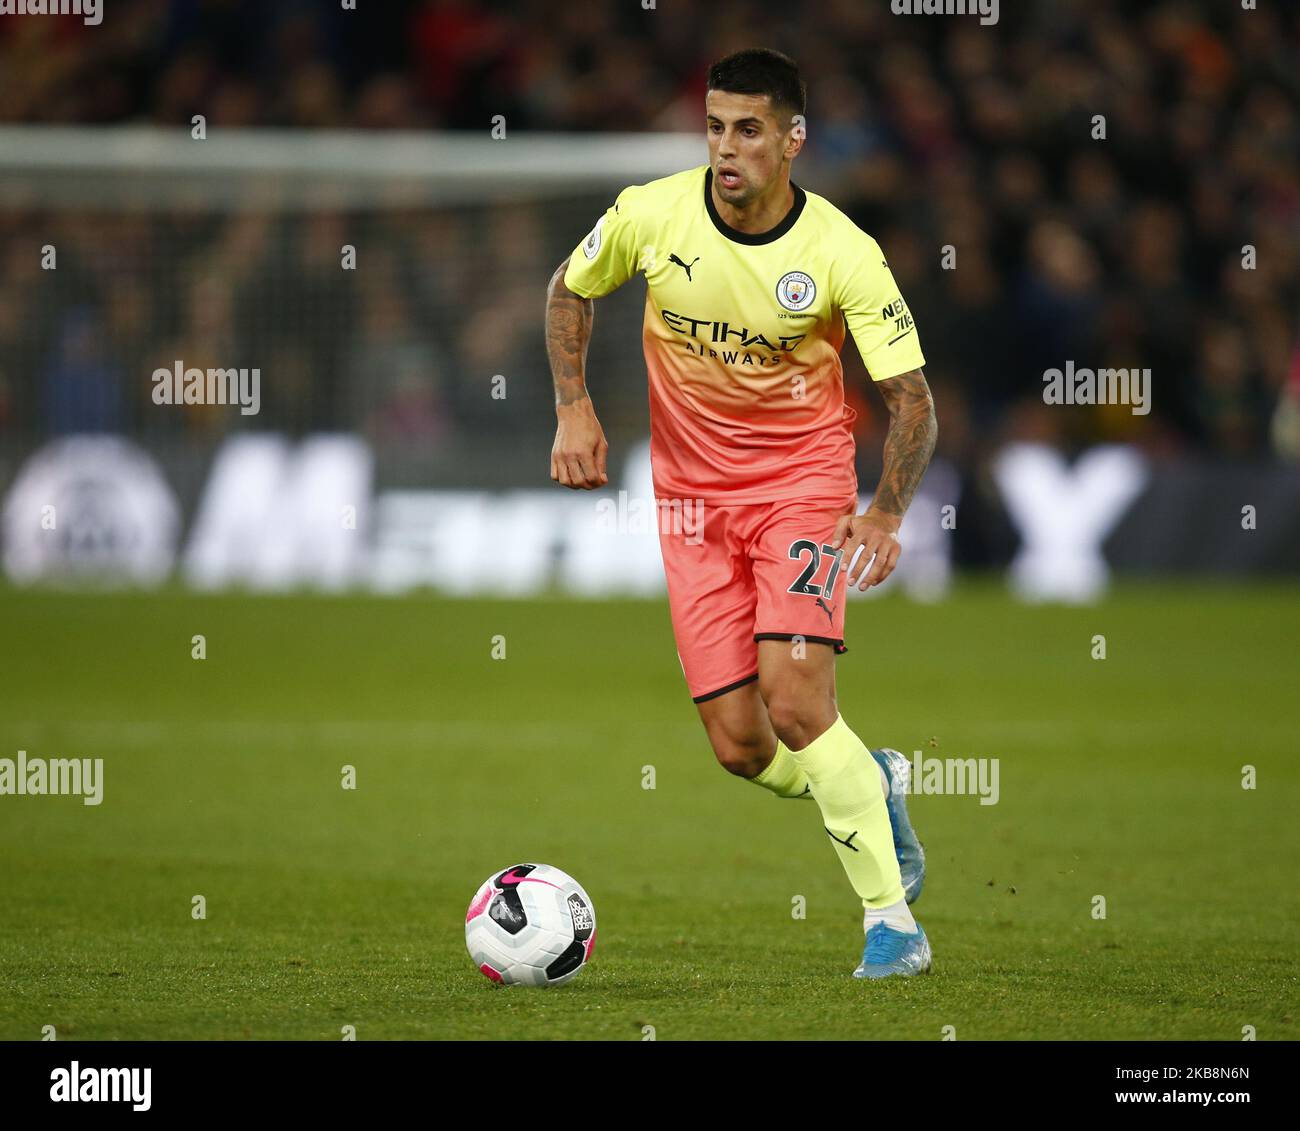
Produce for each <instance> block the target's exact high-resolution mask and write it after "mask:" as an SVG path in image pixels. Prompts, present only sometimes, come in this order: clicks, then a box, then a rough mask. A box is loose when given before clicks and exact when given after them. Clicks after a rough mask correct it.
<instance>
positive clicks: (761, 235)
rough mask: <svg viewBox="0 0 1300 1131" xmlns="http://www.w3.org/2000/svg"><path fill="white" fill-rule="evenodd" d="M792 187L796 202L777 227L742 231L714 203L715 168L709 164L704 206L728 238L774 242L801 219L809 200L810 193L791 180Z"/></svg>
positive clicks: (715, 225)
mask: <svg viewBox="0 0 1300 1131" xmlns="http://www.w3.org/2000/svg"><path fill="white" fill-rule="evenodd" d="M790 188H791V189H792V190H793V191H794V204H792V205H791V206H790V211H789V212H787V213H786V214H785V218H784V219H783V220H782V221H781V222H780V223H779V224H778V225H777V226H776V227H775V228H769V229H768V230H767V231H766V232H741V231H737V230H736V229H735V228H733V227H732V226H731V225H730V224H728V223H727V222H726V221H725V220H724V219H723V218H722V217H721V216H719V215H718V209H717V207H716V206H715V205H714V203H713V192H712V189H713V169H712V168H711V167H709V166H707V165H706V166H705V167H704V207H705V208H706V209H707V210H708V213H709V219H710V220H712V221H713V226H714V227H715V228H717V229H718V231H720V232H721V233H722V234H723V235H724V236H726V237H727V239H729V240H732V241H734V242H735V243H745V244H764V243H772V242H773V241H775V240H779V239H780V238H781V237H782V236H783V235H785V234H786V232H788V231H789V230H790V229H791V228H793V227H794V225H795V221H796V220H798V219H799V216H800V215H801V214H802V212H803V206H804V205H805V204H806V203H807V201H808V195H807V194H806V193H805V192H804V191H803V189H801V188H800V187H799V186H798V185H797V184H795V183H794V181H791V182H790Z"/></svg>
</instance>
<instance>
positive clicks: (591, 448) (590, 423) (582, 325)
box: [546, 259, 609, 490]
mask: <svg viewBox="0 0 1300 1131" xmlns="http://www.w3.org/2000/svg"><path fill="white" fill-rule="evenodd" d="M568 268H569V260H567V259H566V260H565V261H564V262H563V263H561V264H560V266H559V267H557V268H556V270H555V274H554V275H552V276H551V282H550V285H549V286H548V287H547V288H546V356H547V357H548V358H550V362H551V376H552V378H554V381H555V417H556V428H555V444H554V445H553V446H552V448H551V478H552V479H554V480H555V481H556V482H557V483H563V484H564V486H566V487H572V488H573V489H574V490H578V489H579V488H586V489H587V490H590V489H591V488H593V487H600V486H602V485H603V484H605V483H608V482H609V475H608V474H607V473H606V470H605V460H606V456H607V454H608V452H609V444H608V443H606V441H605V432H604V430H603V429H602V428H601V426H600V421H599V420H597V419H596V409H595V407H594V406H593V405H592V403H591V397H590V396H589V395H588V393H587V380H586V376H585V370H586V367H587V343H588V342H589V341H591V327H592V322H593V320H594V319H595V316H596V307H595V303H593V302H592V300H591V299H589V298H583V297H582V296H581V295H578V294H574V293H573V291H571V290H569V288H568V287H567V286H565V285H564V276H565V273H566V272H567V271H568Z"/></svg>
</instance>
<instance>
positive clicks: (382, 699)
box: [0, 583, 1300, 1040]
mask: <svg viewBox="0 0 1300 1131" xmlns="http://www.w3.org/2000/svg"><path fill="white" fill-rule="evenodd" d="M1298 597H1300V591H1298V590H1297V589H1296V588H1294V587H1287V586H1284V585H1280V584H1279V585H1276V586H1260V587H1253V588H1227V587H1218V588H1216V587H1207V586H1189V585H1181V584H1180V585H1174V584H1160V585H1155V584H1152V585H1149V586H1148V585H1136V584H1129V585H1126V586H1123V587H1121V588H1119V589H1118V590H1117V591H1116V593H1115V594H1114V595H1113V596H1112V597H1111V598H1110V599H1108V600H1107V601H1106V602H1105V603H1103V604H1101V605H1098V606H1096V607H1092V608H1082V609H1070V608H1060V607H1041V608H1031V607H1025V606H1023V605H1018V604H1015V603H1013V602H1012V601H1010V600H1009V599H1008V598H1007V597H1006V596H1005V594H1004V593H1003V591H1002V590H1001V588H1000V587H998V586H995V585H992V584H989V583H973V584H970V583H968V584H967V585H965V586H963V587H962V588H960V589H959V590H958V591H957V593H956V594H955V595H954V597H953V598H952V599H950V600H949V601H947V602H945V603H943V604H939V605H934V606H920V605H916V604H912V603H909V602H907V601H905V600H903V599H901V598H898V597H888V598H884V599H881V600H879V601H874V602H864V603H857V604H855V605H854V606H853V607H852V608H851V609H850V612H849V626H848V629H849V645H850V651H849V653H848V654H847V655H846V656H844V657H843V658H841V660H840V663H839V677H838V678H839V697H840V707H841V710H842V711H843V713H844V715H845V718H846V719H847V720H848V721H849V722H850V724H851V725H852V726H853V727H854V729H855V730H857V732H858V733H859V734H860V735H861V736H862V737H863V738H864V739H865V740H866V741H868V742H869V743H870V744H872V745H891V746H895V747H897V748H899V749H901V750H903V751H905V752H907V753H908V754H909V755H910V754H911V752H912V751H913V750H915V749H918V748H919V749H922V750H923V751H924V752H925V753H926V755H927V756H940V757H943V756H951V757H987V758H992V757H996V758H998V759H999V760H1000V763H999V764H1000V799H999V802H998V804H996V805H992V806H981V805H979V804H978V801H977V799H976V798H975V797H972V796H960V797H951V796H939V797H933V796H925V797H917V798H914V799H913V801H912V814H913V820H914V821H915V823H916V826H917V828H918V830H919V832H920V834H921V836H922V838H923V840H924V841H925V843H926V846H927V850H928V854H929V864H930V870H929V876H928V879H927V882H926V887H925V893H924V895H923V897H922V899H921V901H920V902H919V903H918V904H917V905H916V908H915V911H916V913H917V917H918V918H919V920H920V921H921V922H922V924H923V925H924V926H925V928H926V930H927V932H928V933H929V935H930V937H931V939H932V941H933V945H934V951H935V969H934V973H933V974H932V975H931V976H929V977H925V978H913V979H892V980H890V981H887V982H883V983H870V984H864V983H860V982H857V981H855V980H853V979H852V978H850V977H849V974H850V972H851V971H852V969H853V967H854V965H855V964H856V962H857V960H858V956H859V953H860V948H861V943H862V937H861V915H860V911H859V910H858V909H857V906H856V902H855V899H854V897H853V894H852V892H851V890H850V889H849V887H848V885H847V882H846V880H845V878H844V876H843V874H842V872H841V869H840V866H839V863H838V861H837V860H836V858H835V855H834V853H833V851H832V846H831V845H830V843H829V841H828V840H827V838H826V835H825V833H824V832H823V831H822V829H821V822H820V821H819V819H818V813H817V810H816V808H815V806H814V805H813V804H812V803H810V802H803V801H781V800H778V799H777V798H775V797H773V796H771V795H769V794H767V793H765V792H763V791H762V790H760V789H758V788H755V787H754V786H751V785H748V784H746V783H743V782H741V781H739V780H737V779H733V778H731V777H730V776H729V775H727V774H726V773H724V772H723V771H722V770H721V769H720V768H718V767H717V766H716V765H715V764H714V762H713V758H712V755H711V753H710V751H709V749H708V747H707V745H706V742H705V740H704V735H703V732H702V730H701V728H700V727H699V724H698V722H697V719H696V715H695V710H694V708H693V706H692V705H691V702H690V700H689V698H688V696H687V694H686V692H685V688H684V685H683V683H682V678H681V672H680V669H679V667H678V662H677V658H676V654H675V651H674V647H673V642H672V635H671V629H670V625H669V621H668V613H667V608H666V606H665V605H664V604H662V603H660V602H657V601H644V602H643V601H619V602H608V603H583V602H574V601H567V600H559V599H557V600H553V601H527V602H524V601H519V602H514V601H473V602H457V601H448V600H442V599H437V598H433V597H430V596H421V597H411V598H402V599H378V598H365V597H346V598H323V597H322V598H317V597H308V596H294V597H284V598H255V597H250V596H194V595H189V594H185V593H181V592H178V591H174V590H168V591H165V592H163V593H161V594H153V595H117V596H103V595H69V594H59V593H53V592H49V591H40V592H15V591H12V590H7V591H4V592H0V640H2V641H3V648H2V649H0V653H2V658H0V729H2V731H3V734H2V736H0V757H9V758H14V757H16V753H17V751H18V750H19V749H24V750H26V751H27V752H28V755H29V756H31V757H100V758H103V759H104V777H105V788H104V799H103V803H102V804H101V805H100V806H98V807H88V806H85V805H83V804H82V803H81V801H80V799H78V798H71V797H12V796H5V797H0V1038H3V1039H11V1040H12V1039H19V1040H39V1039H40V1037H41V1035H42V1029H43V1027H44V1026H47V1025H53V1026H54V1027H55V1029H56V1032H57V1034H58V1036H59V1038H60V1039H100V1040H110V1039H148V1038H153V1039H244V1038H251V1039H277V1038H297V1039H320V1040H338V1039H340V1037H341V1035H342V1031H343V1027H344V1026H348V1025H352V1026H355V1027H356V1036H357V1039H359V1040H367V1039H380V1038H604V1039H618V1040H642V1039H644V1038H645V1037H646V1036H647V1035H648V1032H647V1030H646V1028H645V1027H647V1026H652V1027H653V1031H654V1036H655V1037H656V1038H657V1039H659V1040H672V1039H686V1038H720V1039H729V1038H742V1039H743V1038H837V1039H845V1038H848V1039H921V1040H938V1039H940V1038H941V1036H943V1034H944V1031H945V1030H944V1027H945V1026H953V1027H954V1030H955V1035H956V1038H957V1039H958V1040H979V1039H1003V1038H1049V1039H1083V1038H1137V1039H1144V1038H1150V1039H1156V1038H1159V1039H1164V1038H1193V1039H1201V1038H1205V1039H1220V1040H1240V1039H1241V1038H1242V1034H1243V1026H1253V1027H1254V1028H1255V1030H1256V1033H1257V1034H1258V1038H1259V1039H1261V1040H1267V1039H1279V1038H1289V1039H1295V1038H1296V1037H1297V1036H1300V1031H1298V1027H1297V987H1298V985H1300V960H1298V955H1297V924H1298V923H1300V895H1298V894H1297V884H1296V881H1297V876H1298V874H1300V868H1298V867H1297V865H1298V864H1300V820H1297V816H1296V814H1297V802H1298V801H1300V725H1298V721H1300V720H1298V711H1297V706H1296V703H1297V699H1298V698H1300V697H1298V696H1297V687H1298V686H1300V679H1297V676H1298V675H1300V663H1298V661H1297V655H1298V652H1297V645H1298V643H1300V600H1298V599H1297V598H1298ZM195 634H202V635H204V636H205V637H206V641H207V658H206V659H204V660H195V659H192V658H191V655H190V652H191V637H192V636H193V635H195ZM498 634H499V635H500V636H502V637H504V640H505V647H506V656H505V658H504V659H494V658H493V656H492V647H493V637H494V636H497V635H498ZM1095 635H1104V636H1105V638H1106V651H1107V656H1106V658H1105V659H1104V660H1095V659H1093V658H1092V656H1091V653H1092V649H1093V644H1092V640H1093V637H1094V636H1095ZM932 740H935V741H937V745H932V744H931V743H932ZM345 765H351V766H354V767H355V768H356V777H357V788H356V790H355V791H345V790H344V789H342V788H341V780H342V779H341V775H342V768H343V767H344V766H345ZM1246 765H1251V766H1254V767H1256V771H1257V775H1258V776H1257V788H1255V789H1253V790H1248V789H1243V788H1242V767H1243V766H1246ZM646 766H653V767H654V771H655V788H654V789H652V790H651V789H645V788H643V787H642V783H643V777H644V775H643V767H646ZM523 860H536V861H542V862H545V863H549V864H554V865H557V866H558V867H561V868H563V869H565V870H566V871H568V872H571V873H572V874H573V875H575V876H576V877H577V878H578V879H579V880H580V881H581V882H582V883H583V885H584V886H585V887H586V888H587V890H588V891H589V892H590V893H591V896H592V898H593V900H594V902H595V905H596V911H597V916H598V921H599V932H598V938H597V945H596V950H595V956H594V959H593V961H592V963H591V965H590V967H589V968H588V969H587V970H585V971H584V972H583V973H582V975H581V976H580V977H579V978H578V979H577V980H576V981H575V982H573V983H572V984H570V985H568V986H565V987H562V988H560V989H557V990H552V991H530V990H525V989H502V988H500V987H496V986H494V985H492V984H490V983H489V982H488V981H486V980H485V979H484V978H483V977H482V976H481V975H480V974H479V973H478V972H477V971H476V970H475V969H474V968H473V966H472V965H471V963H470V961H469V959H468V957H467V955H466V953H465V949H464V933H463V932H464V913H465V907H466V904H467V903H468V901H469V898H470V896H471V895H472V894H473V892H474V890H475V888H476V887H477V885H478V884H479V883H480V882H481V881H482V880H483V879H484V878H485V877H486V876H487V875H488V874H489V873H491V872H492V871H494V870H498V869H502V868H505V867H507V866H508V865H510V864H514V863H517V862H519V861H523ZM195 895H202V896H203V897H204V898H205V900H206V906H207V917H206V919H203V920H195V919H193V918H192V917H191V900H192V897H194V896H195ZM1099 895H1100V896H1103V897H1104V898H1105V901H1106V917H1105V918H1104V919H1097V918H1094V917H1093V907H1094V902H1093V901H1094V897H1095V896H1099ZM796 896H802V897H803V898H804V900H805V901H806V918H802V919H799V918H795V917H794V914H793V907H794V900H795V897H796Z"/></svg>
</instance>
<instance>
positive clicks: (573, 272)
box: [564, 186, 639, 298]
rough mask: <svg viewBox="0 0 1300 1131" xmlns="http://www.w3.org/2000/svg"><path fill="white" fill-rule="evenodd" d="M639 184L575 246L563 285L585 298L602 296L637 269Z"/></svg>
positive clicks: (615, 204)
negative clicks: (637, 188) (637, 202)
mask: <svg viewBox="0 0 1300 1131" xmlns="http://www.w3.org/2000/svg"><path fill="white" fill-rule="evenodd" d="M636 187H637V186H632V187H630V188H625V189H624V190H623V191H622V192H621V193H619V194H618V199H617V200H616V201H614V203H613V204H612V205H610V207H609V208H608V209H606V211H605V214H604V215H603V216H602V217H601V218H600V219H599V220H597V221H596V226H595V227H594V228H592V229H591V231H590V232H588V233H587V238H586V239H584V240H583V241H582V243H580V244H579V245H578V246H577V247H575V248H574V249H573V254H572V255H570V256H569V268H568V270H567V271H565V273H564V285H565V286H566V287H568V288H569V290H571V291H572V292H573V293H574V294H576V295H581V296H582V297H583V298H599V297H600V296H601V295H607V294H609V292H610V291H612V290H616V289H617V288H619V287H621V286H622V285H623V284H624V283H626V282H627V281H628V280H629V279H630V278H631V277H632V276H633V275H635V274H636V272H637V263H638V259H639V250H638V247H637V232H636V211H637V209H636V194H635V189H636Z"/></svg>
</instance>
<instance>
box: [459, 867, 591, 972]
mask: <svg viewBox="0 0 1300 1131" xmlns="http://www.w3.org/2000/svg"><path fill="white" fill-rule="evenodd" d="M595 944H596V909H595V907H593V906H592V903H591V897H590V896H588V895H587V893H586V892H585V891H583V889H582V885H581V884H580V883H578V881H577V880H575V879H574V878H573V877H572V876H570V875H568V874H567V873H565V872H561V871H560V869H559V868H552V867H551V866H550V865H548V864H516V865H515V866H514V867H513V868H507V869H506V870H505V871H504V872H497V873H495V874H494V875H492V876H489V877H488V879H487V880H485V881H484V882H483V886H482V887H480V888H479V889H478V891H477V892H476V893H475V895H474V898H473V900H472V901H471V902H470V905H469V910H468V911H467V912H466V913H465V946H466V947H467V948H468V949H469V956H470V958H471V959H473V961H474V965H475V966H477V967H478V968H479V970H480V971H481V972H482V974H483V975H484V977H487V978H491V979H492V981H494V982H500V983H502V984H503V985H507V986H561V985H563V984H564V983H565V982H570V981H572V980H573V979H574V978H576V977H577V976H578V974H579V973H580V972H581V970H582V968H583V967H584V966H585V965H586V964H587V960H588V959H589V958H590V957H591V950H592V947H593V946H595Z"/></svg>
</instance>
